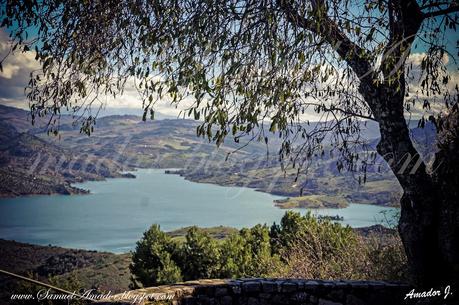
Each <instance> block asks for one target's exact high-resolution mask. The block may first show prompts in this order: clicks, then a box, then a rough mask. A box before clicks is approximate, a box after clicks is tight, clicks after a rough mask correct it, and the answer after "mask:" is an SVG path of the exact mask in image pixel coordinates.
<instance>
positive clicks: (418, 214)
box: [374, 88, 459, 294]
mask: <svg viewBox="0 0 459 305" xmlns="http://www.w3.org/2000/svg"><path fill="white" fill-rule="evenodd" d="M377 90H378V91H377V93H378V97H375V99H374V100H377V101H376V102H377V104H378V106H379V107H380V108H379V110H380V112H379V113H378V114H377V115H375V116H376V118H377V120H378V121H379V127H380V132H381V140H380V142H379V143H378V146H377V151H378V153H379V154H380V155H381V156H383V158H384V159H385V160H386V161H387V163H388V164H389V166H390V168H391V169H392V171H393V172H394V174H395V176H396V177H397V179H398V181H399V182H400V184H401V186H402V188H403V192H404V193H403V196H402V199H401V215H400V220H399V226H398V229H399V233H400V236H401V238H402V241H403V245H404V248H405V251H406V255H407V259H408V264H409V267H410V271H411V272H410V274H411V275H412V280H413V282H414V283H415V284H416V285H417V286H420V287H426V288H427V287H429V289H430V287H438V288H440V287H442V286H443V287H444V286H446V285H452V284H453V283H458V282H459V281H458V275H459V269H458V266H459V265H458V260H459V255H458V254H459V251H458V247H459V240H458V237H459V229H458V224H459V220H458V215H459V213H458V208H459V205H458V198H459V197H458V190H459V183H458V180H459V170H458V168H459V167H458V164H459V158H458V154H457V151H458V149H459V144H458V143H457V142H458V138H457V135H458V133H457V129H456V133H455V135H454V136H451V135H450V136H449V137H448V140H446V141H447V142H448V144H444V145H443V148H442V150H441V151H440V152H439V153H438V154H437V155H436V158H437V160H438V162H436V165H437V167H436V169H437V171H436V172H435V173H434V174H431V173H428V171H427V167H426V165H425V163H424V161H423V160H422V158H421V156H420V155H419V154H418V152H417V151H416V149H415V148H414V146H413V143H412V141H411V139H410V136H409V130H408V126H407V124H406V121H405V118H404V115H403V94H397V93H395V94H394V89H393V88H383V89H377ZM381 90H383V91H381ZM457 118H458V116H457V115H456V116H455V120H456V123H457ZM458 125H459V124H456V125H455V126H456V128H458V127H457V126H458ZM448 130H449V128H448ZM440 136H441V135H440ZM451 139H454V143H455V144H454V145H451V143H450V142H451ZM434 168H435V167H434ZM456 287H457V286H456ZM458 294H459V292H458Z"/></svg>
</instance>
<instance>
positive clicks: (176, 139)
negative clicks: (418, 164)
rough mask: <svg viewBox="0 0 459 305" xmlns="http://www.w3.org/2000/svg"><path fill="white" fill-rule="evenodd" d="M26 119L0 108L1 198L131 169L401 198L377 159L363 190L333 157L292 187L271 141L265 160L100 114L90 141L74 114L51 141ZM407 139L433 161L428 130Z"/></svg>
mask: <svg viewBox="0 0 459 305" xmlns="http://www.w3.org/2000/svg"><path fill="white" fill-rule="evenodd" d="M27 115H28V113H27V111H24V110H20V109H16V108H11V107H6V106H1V105H0V120H1V122H2V124H1V125H0V140H1V144H0V171H1V172H0V179H1V180H3V181H5V180H8V179H9V180H12V181H15V182H14V183H13V184H11V183H10V184H7V185H8V187H4V188H3V189H1V193H2V194H3V195H7V196H11V195H20V194H27V193H34V192H33V191H32V190H34V189H40V188H32V187H26V185H29V184H30V185H32V184H33V183H32V182H34V181H37V179H38V181H48V182H49V181H56V185H60V188H61V189H62V187H65V190H69V187H70V183H72V182H75V181H83V180H93V179H103V178H105V177H117V176H120V175H121V174H120V172H121V171H122V170H129V169H133V168H180V169H181V170H180V171H178V172H177V173H178V174H181V175H182V176H184V177H185V178H186V179H189V180H192V181H196V182H206V183H215V184H221V185H235V186H247V187H252V188H256V189H259V190H261V191H265V192H269V193H273V194H280V195H285V196H299V195H300V194H301V193H303V195H322V194H323V195H330V196H341V197H343V198H345V199H346V200H348V201H350V202H358V203H359V202H361V203H375V204H380V205H397V204H398V200H399V198H400V195H401V188H400V186H399V185H398V183H397V181H396V180H395V178H394V176H393V175H392V173H391V172H390V171H388V170H387V168H385V167H384V162H383V161H382V160H381V162H382V163H381V164H382V165H383V166H382V168H383V171H382V172H378V170H377V168H370V169H369V170H368V174H367V179H366V180H367V181H366V183H365V184H360V183H359V182H358V175H354V174H353V173H346V172H345V173H340V172H339V171H338V170H337V168H336V159H334V158H333V157H331V156H328V155H325V156H317V157H316V160H315V161H314V162H312V164H311V166H310V167H309V168H308V174H307V175H301V176H300V177H299V179H298V181H296V179H295V178H296V169H295V170H288V171H287V172H285V173H284V172H283V171H282V170H281V168H280V164H279V162H278V160H277V151H278V147H279V146H278V145H279V143H280V140H279V139H278V138H277V137H276V136H275V135H270V136H269V151H270V154H269V155H267V154H266V152H267V147H266V145H265V143H264V141H261V142H259V141H253V142H252V143H250V144H249V145H247V146H244V144H245V142H244V139H242V140H241V142H240V143H239V144H238V143H235V142H234V141H232V139H227V140H226V141H225V143H224V144H223V145H222V146H221V147H219V148H217V147H216V146H215V144H214V143H209V141H208V140H206V139H203V138H198V137H196V127H197V126H198V125H199V122H196V121H193V120H184V119H169V118H164V119H162V120H154V121H151V120H147V121H146V122H143V121H142V120H141V117H140V116H137V115H132V114H116V115H110V116H102V117H100V118H99V119H98V120H97V122H96V126H95V132H94V133H92V134H91V136H90V137H88V136H86V135H83V134H81V133H80V132H79V126H75V124H73V122H74V118H73V117H72V116H71V115H62V116H61V120H60V134H59V136H58V137H55V136H48V135H47V134H46V133H45V130H46V129H45V127H46V123H47V122H46V121H45V120H39V121H38V122H37V124H36V125H35V126H31V125H30V122H28V121H27ZM364 124H365V126H364V127H365V129H364V130H363V131H362V135H363V136H364V137H365V138H367V139H368V141H369V143H370V147H373V148H374V147H375V145H376V143H377V142H378V137H379V130H378V125H377V123H375V122H372V121H368V122H365V123H364ZM411 133H412V136H413V139H414V140H415V141H414V142H415V143H417V146H418V148H419V150H420V151H421V152H422V154H423V155H432V153H433V152H434V146H435V145H434V143H435V130H434V129H432V126H430V125H427V127H426V128H425V129H419V128H414V129H412V131H411ZM229 154H230V155H229ZM228 155H229V156H230V157H229V159H228V160H226V159H227V156H228ZM38 156H40V158H41V159H43V160H48V158H49V159H51V160H52V158H54V159H56V158H57V157H58V156H59V160H60V161H54V162H47V163H46V162H45V161H34V160H37V158H38ZM41 159H40V160H41ZM50 164H57V166H50ZM18 173H19V174H21V175H22V174H24V173H25V174H24V177H25V178H24V179H23V183H22V185H21V184H20V183H19V182H20V179H19V178H13V179H10V177H11V176H12V175H16V176H17V177H20V175H19V174H18ZM18 175H19V176H18ZM51 177H52V179H53V180H51ZM46 179H48V180H46ZM42 185H44V182H42ZM49 185H52V183H49ZM50 188H51V186H49V187H47V188H43V191H40V193H51V192H53V191H52V190H50ZM54 192H59V193H72V191H59V190H58V191H54Z"/></svg>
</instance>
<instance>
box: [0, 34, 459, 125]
mask: <svg viewBox="0 0 459 305" xmlns="http://www.w3.org/2000/svg"><path fill="white" fill-rule="evenodd" d="M452 40H455V39H452ZM454 43H455V42H454V41H451V45H453V44H454ZM10 48H11V45H10V42H9V37H8V35H7V33H6V32H5V31H4V29H0V56H1V58H3V56H5V54H7V52H8V50H9V49H10ZM413 51H414V52H415V53H412V54H411V55H410V58H409V59H408V62H409V63H410V64H413V66H414V67H415V69H416V67H419V66H420V64H421V61H422V58H423V56H425V53H423V52H422V49H421V50H419V51H416V50H413ZM456 52H457V50H456ZM34 53H35V52H34V51H29V52H25V53H24V52H22V51H16V52H15V53H13V54H12V55H9V56H8V57H7V59H6V61H5V62H4V63H3V72H0V104H2V105H7V106H13V107H18V108H23V109H28V101H27V98H26V96H25V93H24V88H25V87H26V86H27V83H28V81H29V78H30V72H31V71H34V70H37V69H39V68H40V66H39V64H38V62H37V61H35V59H34V57H35V54H34ZM443 61H444V62H445V63H448V64H449V65H448V67H449V69H450V71H451V73H450V75H451V77H452V81H451V82H450V84H451V86H453V85H455V84H459V73H458V68H457V65H452V61H451V60H450V58H449V57H448V55H445V56H444V58H443ZM415 86H418V84H416V83H413V84H412V89H413V87H415ZM102 100H104V105H105V107H107V108H109V109H107V110H106V111H105V113H107V114H113V113H117V114H121V113H126V114H137V115H142V114H143V110H142V101H141V98H140V95H139V93H138V92H137V89H136V88H135V86H134V83H133V81H130V82H128V83H127V85H126V88H125V92H124V94H123V95H122V96H118V97H117V98H116V99H114V98H112V97H105V98H103V99H102ZM190 104H191V100H188V101H185V102H184V103H182V104H180V105H179V106H180V108H177V107H176V106H171V105H170V102H169V101H168V100H163V101H160V102H159V103H158V104H156V105H155V111H156V112H159V113H161V114H163V115H166V116H170V117H178V116H179V115H180V113H181V111H182V110H183V109H186V107H187V106H188V105H190ZM439 107H440V105H437V106H434V110H436V111H438V110H439ZM421 114H422V111H420V110H416V111H415V112H414V113H413V114H412V115H413V117H412V118H418V117H420V116H421ZM102 115H104V112H102ZM303 119H305V120H306V119H307V120H310V121H316V120H317V119H318V117H317V116H316V114H315V112H313V110H312V109H311V112H308V113H306V114H305V115H304V116H303Z"/></svg>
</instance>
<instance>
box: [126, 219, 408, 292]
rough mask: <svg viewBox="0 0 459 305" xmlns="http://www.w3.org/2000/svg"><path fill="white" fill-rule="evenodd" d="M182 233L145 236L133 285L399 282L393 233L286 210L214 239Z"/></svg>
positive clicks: (399, 254)
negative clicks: (361, 230)
mask: <svg viewBox="0 0 459 305" xmlns="http://www.w3.org/2000/svg"><path fill="white" fill-rule="evenodd" d="M186 230H187V233H186V236H185V239H184V240H183V239H182V240H177V239H173V238H172V237H170V236H168V234H167V233H165V232H162V231H161V230H160V228H159V226H158V225H153V226H152V227H151V228H150V229H149V230H148V231H146V232H145V233H144V237H143V238H142V239H141V240H140V241H139V242H138V243H137V247H136V250H135V252H134V253H133V261H132V264H131V266H130V268H131V271H132V274H133V277H132V282H133V286H135V287H142V286H144V287H146V286H152V285H160V284H168V283H173V282H177V281H180V280H194V279H202V278H238V277H302V278H324V279H339V278H349V279H384V280H404V279H406V273H405V264H406V258H405V255H404V251H403V247H402V245H401V242H400V239H399V238H398V236H397V235H395V234H393V233H391V234H390V236H389V237H384V238H381V237H380V236H378V235H374V234H367V236H365V237H363V236H361V235H359V234H357V233H356V231H355V230H353V229H352V228H350V227H349V226H346V227H344V226H341V225H340V224H337V223H333V222H331V221H328V220H318V219H316V218H315V217H313V216H312V215H311V214H310V213H308V214H306V215H305V216H301V215H300V214H299V213H295V212H291V211H288V212H286V213H285V215H284V217H283V218H282V220H281V222H280V224H273V225H272V226H271V227H270V228H269V227H268V226H266V225H256V226H254V227H252V228H244V229H241V230H239V231H236V232H233V233H231V234H230V235H228V236H227V237H226V238H224V239H222V240H220V241H218V240H217V239H215V238H212V237H211V236H210V234H209V232H208V231H206V230H203V229H200V228H197V227H189V228H187V229H186ZM215 230H216V229H215V228H214V229H213V231H214V232H215ZM389 231H390V230H389ZM390 232H392V231H390ZM387 264H390V266H389V265H387Z"/></svg>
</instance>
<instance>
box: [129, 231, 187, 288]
mask: <svg viewBox="0 0 459 305" xmlns="http://www.w3.org/2000/svg"><path fill="white" fill-rule="evenodd" d="M175 248H176V246H175V244H174V243H173V242H172V240H171V238H170V237H169V236H168V235H167V234H166V233H164V232H162V231H161V229H160V227H159V225H152V226H151V227H150V229H149V230H148V231H146V232H145V233H144V234H143V238H142V239H141V240H140V241H138V242H137V246H136V249H135V252H134V253H133V254H132V263H131V265H130V266H129V268H130V269H131V272H132V274H133V277H132V279H131V281H132V286H133V287H134V288H138V287H142V286H144V287H147V286H156V285H161V284H169V283H175V282H179V281H181V280H182V274H181V271H180V269H179V267H178V266H177V265H176V263H175V262H174V260H173V259H172V255H173V253H175V252H176V249H175Z"/></svg>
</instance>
